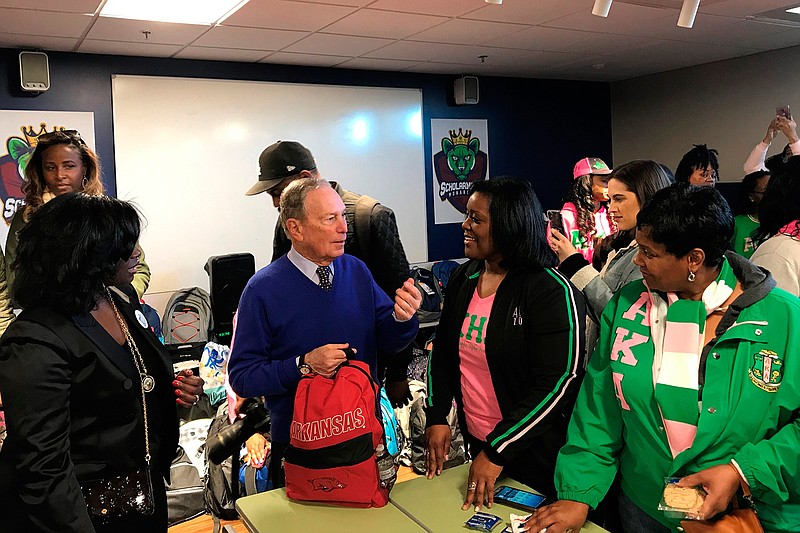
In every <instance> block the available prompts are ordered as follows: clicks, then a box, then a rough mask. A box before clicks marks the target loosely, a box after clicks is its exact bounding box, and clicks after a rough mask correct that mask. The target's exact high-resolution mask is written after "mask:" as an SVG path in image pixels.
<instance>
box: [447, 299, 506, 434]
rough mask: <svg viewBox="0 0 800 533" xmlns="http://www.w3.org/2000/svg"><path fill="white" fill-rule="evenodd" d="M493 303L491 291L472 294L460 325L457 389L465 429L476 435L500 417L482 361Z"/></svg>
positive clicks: (482, 432)
mask: <svg viewBox="0 0 800 533" xmlns="http://www.w3.org/2000/svg"><path fill="white" fill-rule="evenodd" d="M492 304H494V294H492V295H491V296H487V297H486V298H481V297H480V296H478V289H475V293H474V294H473V295H472V300H471V301H470V302H469V307H468V308H467V316H466V318H464V322H463V323H462V325H461V338H460V339H459V341H458V355H459V358H460V359H461V364H460V368H461V392H462V394H463V396H464V416H465V419H466V423H467V429H468V430H469V432H470V433H471V434H472V435H473V436H474V437H476V438H479V439H481V440H484V441H485V440H486V436H487V435H488V434H489V433H490V432H491V431H492V430H493V429H494V428H495V426H496V425H497V423H498V422H500V420H502V419H503V415H502V414H501V413H500V405H499V404H498V403H497V395H496V394H495V392H494V385H493V384H492V376H491V375H490V374H489V364H488V363H487V362H486V328H487V324H488V322H489V313H490V312H491V310H492Z"/></svg>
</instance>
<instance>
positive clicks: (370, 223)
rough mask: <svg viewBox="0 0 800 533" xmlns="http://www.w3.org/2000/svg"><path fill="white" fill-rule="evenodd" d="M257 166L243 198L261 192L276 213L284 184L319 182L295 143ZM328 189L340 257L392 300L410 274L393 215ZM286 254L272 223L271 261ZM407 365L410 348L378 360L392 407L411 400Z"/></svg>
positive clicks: (270, 151) (274, 148) (286, 244)
mask: <svg viewBox="0 0 800 533" xmlns="http://www.w3.org/2000/svg"><path fill="white" fill-rule="evenodd" d="M258 164H259V168H260V170H261V173H260V174H259V176H258V181H257V182H256V184H255V185H253V186H252V187H251V188H250V189H249V190H248V191H247V192H246V193H245V194H246V195H248V196H252V195H256V194H260V193H262V192H266V193H267V194H269V195H270V196H271V197H272V205H274V206H275V207H276V208H280V197H281V193H282V192H283V191H284V189H286V187H287V186H288V185H289V184H290V183H292V182H293V181H295V180H297V179H299V178H307V177H314V178H321V177H322V176H321V174H320V173H319V170H317V163H316V161H315V160H314V156H313V155H312V154H311V151H310V150H309V149H308V148H306V147H305V146H303V145H302V144H300V143H299V142H295V141H278V142H276V143H274V144H272V145H270V146H268V147H267V148H266V149H264V151H263V152H261V156H260V157H259V158H258ZM330 183H331V186H332V187H333V189H334V190H335V191H336V192H337V193H338V194H339V196H340V197H341V199H342V202H344V206H345V220H346V222H347V239H346V241H345V246H344V251H345V253H346V254H349V255H353V256H355V257H357V258H359V259H361V260H362V261H364V263H365V264H366V265H367V268H369V270H370V272H371V273H372V276H373V278H374V279H375V282H376V283H377V284H378V287H380V288H381V289H382V290H383V291H384V292H385V293H386V294H387V295H388V296H389V298H394V296H395V291H396V290H397V289H399V288H400V287H402V286H403V283H404V282H405V281H406V279H408V277H409V271H410V269H409V265H408V259H406V253H405V250H404V249H403V243H402V242H400V232H399V230H398V228H397V220H396V219H395V215H394V212H393V211H392V210H391V209H389V208H388V207H386V206H384V205H382V204H380V203H378V202H377V201H376V200H374V199H373V198H370V197H369V196H366V195H360V194H357V193H354V192H352V191H348V190H346V189H344V188H343V187H342V186H341V185H340V184H339V183H337V182H335V181H331V182H330ZM290 248H291V242H290V240H289V238H288V237H287V235H286V232H284V230H283V228H281V224H280V221H278V224H277V225H276V226H275V237H274V240H273V245H272V261H276V260H277V259H278V258H279V257H281V256H283V255H285V254H286V253H287V252H288V251H289V249H290ZM411 359H412V351H411V346H408V347H406V348H404V349H403V350H402V351H401V352H400V353H397V354H387V353H380V354H379V364H378V367H379V369H380V371H379V373H380V374H381V375H380V377H381V378H383V377H384V373H385V378H386V379H385V380H386V393H387V395H388V396H389V399H390V400H391V401H392V403H393V404H394V405H395V406H397V407H399V406H401V405H403V404H405V403H406V402H407V401H410V400H411V391H410V390H409V388H408V380H407V376H406V372H407V369H408V364H409V363H410V362H411Z"/></svg>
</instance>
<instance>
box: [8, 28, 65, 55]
mask: <svg viewBox="0 0 800 533" xmlns="http://www.w3.org/2000/svg"><path fill="white" fill-rule="evenodd" d="M77 44H78V40H77V39H75V38H72V37H50V36H49V35H20V34H16V33H0V47H2V48H29V49H36V50H44V51H49V50H52V51H61V52H67V51H71V50H72V49H73V48H75V46H77Z"/></svg>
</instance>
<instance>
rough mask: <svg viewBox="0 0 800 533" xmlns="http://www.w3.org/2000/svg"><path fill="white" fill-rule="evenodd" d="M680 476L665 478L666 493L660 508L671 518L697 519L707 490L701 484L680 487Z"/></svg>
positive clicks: (662, 497) (659, 505)
mask: <svg viewBox="0 0 800 533" xmlns="http://www.w3.org/2000/svg"><path fill="white" fill-rule="evenodd" d="M678 481H680V478H677V477H672V478H667V479H665V480H664V493H663V495H662V496H661V502H660V503H659V504H658V510H659V511H664V515H666V516H667V517H669V518H680V519H695V518H697V512H698V511H699V510H700V507H701V506H702V505H703V502H704V501H705V498H706V491H704V490H703V488H702V487H701V486H699V485H698V486H695V487H679V486H678V485H676V483H678Z"/></svg>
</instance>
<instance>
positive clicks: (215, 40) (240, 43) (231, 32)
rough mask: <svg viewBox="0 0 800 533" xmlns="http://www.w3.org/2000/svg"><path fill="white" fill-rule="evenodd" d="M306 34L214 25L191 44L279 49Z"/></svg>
mask: <svg viewBox="0 0 800 533" xmlns="http://www.w3.org/2000/svg"><path fill="white" fill-rule="evenodd" d="M306 35H308V32H304V31H288V30H264V29H260V28H240V27H233V26H216V27H214V28H211V30H210V31H208V32H207V33H205V34H203V35H202V36H201V37H200V38H199V39H197V40H196V41H194V42H193V43H192V45H196V46H211V47H214V48H237V49H248V50H280V49H281V48H283V47H285V46H287V45H290V44H292V43H293V42H295V41H299V40H300V39H302V38H303V37H305V36H306Z"/></svg>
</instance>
